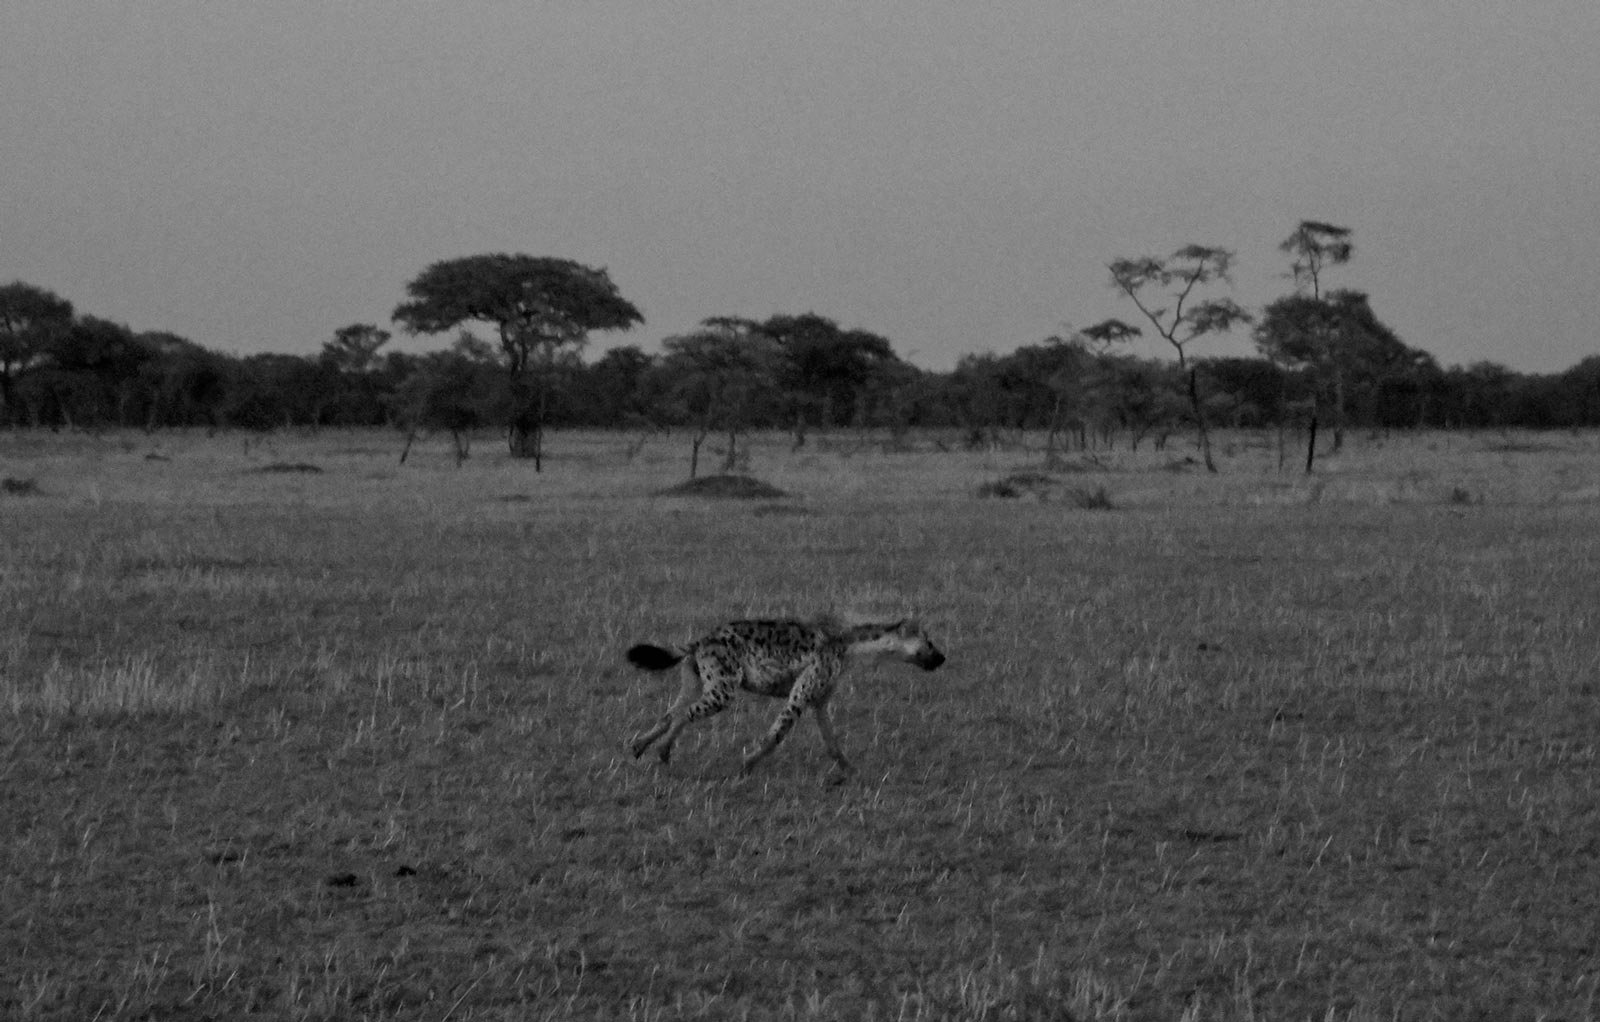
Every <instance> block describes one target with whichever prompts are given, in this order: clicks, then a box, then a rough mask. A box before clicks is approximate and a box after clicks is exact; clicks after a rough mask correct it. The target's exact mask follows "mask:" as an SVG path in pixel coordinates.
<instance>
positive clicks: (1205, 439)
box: [1189, 367, 1217, 472]
mask: <svg viewBox="0 0 1600 1022" xmlns="http://www.w3.org/2000/svg"><path fill="white" fill-rule="evenodd" d="M1197 373H1198V370H1197V369H1194V368H1193V367H1191V368H1190V369H1189V407H1190V408H1191V409H1193V411H1194V421H1195V425H1196V426H1198V427H1199V429H1200V454H1201V456H1202V457H1203V458H1204V459H1205V463H1206V471H1207V472H1215V471H1216V470H1217V463H1216V462H1215V461H1212V460H1211V433H1210V432H1209V431H1208V430H1207V429H1206V413H1205V410H1204V409H1203V408H1202V407H1201V405H1200V385H1199V382H1198V381H1197V380H1196V374H1197Z"/></svg>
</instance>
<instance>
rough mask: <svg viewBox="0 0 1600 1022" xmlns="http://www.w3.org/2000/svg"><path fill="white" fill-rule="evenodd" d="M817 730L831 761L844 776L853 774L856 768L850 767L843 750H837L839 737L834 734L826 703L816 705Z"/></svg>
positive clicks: (831, 718)
mask: <svg viewBox="0 0 1600 1022" xmlns="http://www.w3.org/2000/svg"><path fill="white" fill-rule="evenodd" d="M817 730H818V731H821V732H822V744H823V745H824V746H826V747H827V749H828V755H830V756H832V757H833V761H834V762H835V763H837V764H839V769H840V770H842V771H844V772H845V773H846V774H853V773H855V772H856V768H855V767H853V766H851V765H850V761H849V760H848V759H845V757H844V750H843V749H841V748H839V736H838V735H836V734H834V731H833V717H832V715H831V714H830V713H829V712H828V704H827V702H826V701H823V702H820V703H818V704H817Z"/></svg>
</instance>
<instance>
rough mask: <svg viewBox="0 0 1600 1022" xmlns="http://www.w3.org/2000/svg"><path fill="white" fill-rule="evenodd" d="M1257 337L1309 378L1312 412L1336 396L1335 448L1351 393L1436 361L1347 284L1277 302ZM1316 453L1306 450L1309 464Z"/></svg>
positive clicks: (1264, 348) (1270, 353) (1265, 350)
mask: <svg viewBox="0 0 1600 1022" xmlns="http://www.w3.org/2000/svg"><path fill="white" fill-rule="evenodd" d="M1255 341H1256V346H1257V347H1258V348H1260V349H1261V352H1262V354H1264V355H1266V356H1267V358H1269V359H1270V360H1272V361H1273V362H1274V363H1277V364H1281V365H1285V366H1287V367H1289V368H1291V369H1300V370H1303V371H1305V372H1306V373H1307V374H1308V375H1309V376H1310V379H1311V383H1312V386H1313V387H1314V388H1315V390H1314V392H1313V402H1312V409H1313V411H1312V414H1313V416H1315V408H1316V399H1317V398H1318V397H1320V395H1324V394H1328V395H1331V399H1332V405H1333V428H1334V433H1333V437H1334V439H1333V449H1334V451H1335V452H1338V450H1339V449H1340V448H1341V447H1342V446H1343V444H1344V426H1345V421H1346V416H1347V407H1346V406H1347V403H1348V401H1349V398H1350V393H1351V391H1356V392H1357V393H1367V394H1371V393H1373V392H1375V391H1376V390H1377V388H1378V387H1379V386H1380V385H1381V384H1382V383H1384V382H1386V381H1395V380H1412V379H1414V378H1416V377H1417V376H1418V375H1419V374H1422V373H1425V372H1426V370H1427V367H1428V364H1429V363H1430V362H1431V361H1432V360H1431V358H1430V356H1428V355H1427V354H1426V353H1425V352H1422V351H1418V350H1416V349H1414V348H1410V347H1408V346H1407V345H1406V344H1405V343H1404V342H1402V341H1401V340H1400V338H1399V337H1397V336H1396V335H1395V333H1394V331H1393V330H1391V329H1389V327H1388V326H1387V325H1385V324H1384V323H1383V322H1382V321H1381V320H1379V319H1378V317H1377V314H1376V313H1374V312H1373V311H1372V304H1371V302H1370V301H1369V300H1368V298H1367V296H1366V295H1365V294H1363V293H1362V292H1360V291H1350V290H1346V289H1343V288H1341V289H1337V290H1334V291H1330V292H1328V294H1327V295H1326V296H1324V297H1312V296H1311V295H1308V294H1292V295H1285V296H1284V297H1282V298H1279V299H1278V300H1277V301H1274V302H1272V303H1271V304H1269V305H1268V306H1267V307H1266V308H1265V309H1263V310H1262V313H1261V322H1260V323H1259V324H1258V325H1257V327H1256V331H1255ZM1314 423H1315V418H1313V424H1314ZM1313 432H1314V430H1313ZM1314 455H1315V451H1314V450H1308V451H1307V455H1306V464H1307V466H1308V467H1309V466H1310V465H1311V463H1312V458H1313V457H1314Z"/></svg>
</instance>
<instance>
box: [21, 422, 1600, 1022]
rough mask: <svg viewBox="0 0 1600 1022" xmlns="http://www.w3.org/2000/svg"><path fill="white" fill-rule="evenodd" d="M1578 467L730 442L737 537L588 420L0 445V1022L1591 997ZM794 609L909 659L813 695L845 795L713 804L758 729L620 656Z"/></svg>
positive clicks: (1150, 1010)
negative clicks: (1289, 465)
mask: <svg viewBox="0 0 1600 1022" xmlns="http://www.w3.org/2000/svg"><path fill="white" fill-rule="evenodd" d="M1597 440H1600V438H1596V437H1594V436H1588V435H1586V436H1580V437H1567V436H1541V437H1537V438H1532V439H1530V438H1526V437H1503V436H1499V435H1495V436H1486V437H1464V436H1425V437H1420V438H1405V439H1372V438H1362V437H1358V438H1356V441H1355V443H1354V444H1353V447H1352V450H1350V451H1348V452H1347V453H1346V454H1344V455H1342V456H1341V457H1340V458H1338V459H1331V460H1330V461H1329V462H1327V465H1326V468H1327V470H1326V471H1325V472H1322V473H1319V474H1318V475H1317V476H1315V477H1313V478H1311V479H1306V478H1305V477H1303V476H1299V475H1292V474H1285V475H1279V474H1277V473H1276V472H1275V471H1274V466H1275V461H1276V451H1275V449H1274V448H1273V446H1272V444H1271V438H1270V437H1253V436H1248V435H1241V436H1237V437H1225V438H1224V440H1223V443H1221V444H1219V452H1220V453H1221V455H1222V461H1223V465H1224V469H1225V472H1224V474H1223V475H1222V476H1220V477H1209V476H1207V475H1205V474H1204V473H1192V472H1185V473H1174V472H1170V471H1166V466H1167V465H1168V464H1170V463H1171V462H1172V461H1173V459H1174V458H1175V457H1181V456H1182V454H1183V453H1184V452H1182V451H1180V452H1177V453H1174V451H1173V450H1172V449H1170V448H1169V449H1168V450H1167V451H1164V452H1156V451H1146V450H1142V451H1140V452H1138V453H1137V454H1133V453H1131V452H1125V451H1113V452H1100V454H1099V455H1098V457H1097V459H1096V461H1095V462H1094V469H1095V470H1094V471H1092V472H1090V471H1085V472H1075V473H1073V475H1072V477H1071V485H1070V487H1069V488H1070V489H1072V490H1074V491H1077V492H1088V493H1095V492H1098V493H1101V494H1104V495H1105V496H1106V501H1107V503H1109V504H1110V505H1111V506H1110V508H1109V509H1104V510H1102V511H1099V512H1097V513H1093V514H1089V513H1084V512H1083V511H1082V510H1081V509H1079V508H1078V507H1077V506H1076V505H1075V504H1074V503H1073V502H1071V501H1068V500H1044V501H995V500H982V499H979V498H978V497H977V496H975V493H976V490H977V488H978V486H979V485H980V484H981V483H982V482H983V481H984V480H986V479H994V478H1004V477H1006V476H1009V475H1013V474H1018V473H1022V472H1027V471H1037V470H1038V469H1039V467H1040V464H1039V463H1040V459H1041V457H1042V455H1041V454H1040V452H1039V451H1037V450H1035V451H1032V452H1030V451H1024V450H1016V451H1000V452H994V453H987V454H975V455H969V454H951V453H943V452H939V451H938V450H937V449H936V448H935V447H934V445H932V444H931V443H929V444H924V445H920V446H919V447H918V448H917V449H916V450H913V451H911V452H903V453H875V452H872V451H862V450H855V451H853V452H852V456H851V457H849V458H848V459H846V458H843V457H842V456H840V455H839V454H835V453H831V452H811V451H802V452H800V453H799V454H790V453H789V452H788V451H787V448H786V446H785V445H784V444H783V443H782V440H781V438H773V439H772V440H771V441H770V442H767V443H759V442H758V443H757V444H755V445H753V460H752V467H753V470H754V471H755V473H756V474H758V475H759V476H760V477H761V478H763V479H765V480H769V481H770V482H771V483H773V484H774V485H776V486H779V487H781V488H782V489H783V490H784V491H785V492H787V493H789V494H791V495H793V496H794V497H795V498H796V499H797V500H800V501H803V512H804V513H803V514H783V515H781V516H780V515H775V514H774V513H773V512H772V510H771V509H772V508H773V507H775V506H776V507H783V506H786V505H771V504H759V503H758V504H754V505H751V504H745V503H743V502H720V503H719V502H709V501H706V502H695V501H684V500H681V499H672V498H662V497H657V496H653V494H654V493H656V491H658V490H660V489H662V488H663V487H665V486H667V485H670V484H671V483H673V482H676V481H680V480H681V478H682V475H683V472H684V469H685V463H686V460H687V459H686V457H685V455H686V453H687V452H686V450H685V451H679V450H677V449H675V448H674V447H669V446H668V445H667V444H666V443H654V444H652V445H651V446H648V447H646V448H645V450H644V451H643V452H641V453H640V454H639V455H638V456H636V457H634V458H633V460H632V462H631V463H629V462H627V460H626V448H627V447H628V446H630V441H629V440H628V439H627V438H621V437H617V438H608V437H601V436H579V437H573V436H566V435H557V436H556V437H554V438H553V442H552V447H553V448H554V449H555V454H556V457H555V458H554V459H553V460H552V462H551V465H550V471H549V472H547V473H546V474H544V475H542V476H537V477H536V476H534V475H533V474H532V472H531V466H526V465H522V464H513V463H511V462H509V461H507V460H505V459H503V458H501V457H498V456H493V455H490V454H489V448H490V447H491V446H492V445H491V444H489V443H487V442H486V443H482V444H479V445H477V446H476V448H475V449H476V450H477V451H478V452H479V453H478V454H477V455H476V456H475V457H474V459H473V460H471V461H469V462H468V463H467V464H466V466H465V467H464V468H462V469H461V470H459V471H458V470H456V469H454V468H452V467H451V463H452V459H451V456H450V455H449V452H448V451H447V450H446V449H444V447H443V446H439V448H438V449H437V450H434V449H419V450H418V451H414V452H413V454H412V457H411V459H410V460H409V461H408V463H407V465H405V466H403V467H401V466H398V465H396V464H395V462H396V460H397V458H398V448H399V442H398V441H397V440H396V441H393V442H391V440H390V438H388V437H383V436H380V435H376V434H370V435H368V434H363V435H355V436H351V435H338V434H331V435H324V436H321V437H298V438H296V437H290V438H278V439H274V440H271V441H269V442H266V443H258V442H253V443H251V444H249V445H245V444H244V443H242V441H241V440H240V439H239V438H237V437H233V438H226V437H219V438H215V439H207V438H204V437H200V436H194V437H188V438H182V437H178V438H174V437H168V436H162V437H158V438H146V437H142V436H128V437H113V438H110V439H101V440H93V439H89V438H83V437H51V436H35V435H32V434H17V435H0V475H10V476H25V477H27V478H29V479H36V480H38V482H39V489H40V492H39V494H37V495H35V496H32V497H30V498H29V499H27V500H14V501H0V524H3V526H4V528H3V531H0V610H3V611H4V615H5V618H4V619H5V620H6V622H7V623H8V627H7V629H6V630H5V631H4V633H0V821H4V822H3V823H0V861H4V862H5V863H6V865H7V868H6V870H5V871H4V873H3V874H0V921H3V924H0V1016H3V1017H6V1018H13V1017H14V1018H19V1019H29V1018H61V1019H80V1018H93V1017H98V1018H101V1019H116V1018H128V1019H135V1018H160V1019H185V1018H195V1019H200V1018H219V1017H230V1018H231V1017H241V1016H245V1015H251V1014H254V1015H260V1016H265V1017H274V1018H288V1019H345V1018H374V1019H390V1018H393V1019H413V1018H416V1019H430V1020H438V1019H446V1018H448V1019H453V1020H460V1019H525V1018H532V1019H567V1018H596V1019H612V1018H638V1019H675V1018H699V1017H703V1018H730V1019H737V1018H760V1019H765V1018H786V1019H833V1018H879V1019H889V1018H897V1019H898V1018H904V1019H930V1020H931V1019H972V1018H981V1019H1028V1018H1063V1017H1070V1018H1076V1019H1092V1018H1118V1019H1178V1018H1186V1019H1193V1020H1199V1019H1213V1018H1217V1019H1245V1018H1316V1019H1323V1018H1336V1019H1345V1018H1358V1019H1365V1018H1373V1019H1377V1018H1384V1019H1388V1018H1395V1017H1398V1018H1406V1019H1410V1018H1419V1019H1425V1018H1439V1019H1453V1018H1463V1017H1485V1018H1488V1017H1493V1018H1528V1019H1534V1018H1540V1017H1547V1018H1555V1017H1561V1018H1571V1019H1583V1018H1594V1017H1595V1015H1596V1011H1597V1009H1596V1000H1595V998H1596V984H1597V968H1596V965H1595V962H1596V960H1597V954H1600V924H1597V923H1596V920H1597V919H1600V889H1597V888H1596V886H1595V885H1594V884H1593V882H1592V881H1593V876H1594V872H1595V869H1596V868H1597V867H1600V862H1597V859H1600V843H1597V841H1596V838H1595V834H1596V833H1600V797H1597V796H1600V790H1597V788H1600V780H1597V779H1600V771H1597V764H1596V754H1595V749H1596V742H1597V738H1596V731H1597V728H1596V722H1597V720H1600V711H1597V708H1596V701H1597V699H1600V692H1597V690H1596V685H1595V681H1596V674H1597V669H1600V639H1597V638H1596V636H1597V634H1600V633H1597V629H1596V627H1595V613H1596V611H1595V608H1596V607H1600V581H1597V576H1596V575H1595V573H1594V571H1593V565H1594V564H1595V563H1596V561H1597V555H1600V549H1597V547H1600V503H1597V501H1600V459H1597V458H1596V453H1597V451H1600V442H1597ZM684 446H685V447H686V445H684ZM158 447H159V453H160V454H161V455H162V457H164V458H167V459H168V460H166V461H157V460H147V459H146V455H147V454H149V453H156V452H157V448H158ZM1292 460H1293V459H1291V461H1292ZM275 463H276V464H282V463H287V464H299V463H305V464H316V465H319V466H321V467H322V468H323V469H324V471H323V472H322V473H321V474H300V473H287V474H279V473H258V472H250V471H246V470H248V469H252V468H260V467H262V466H266V465H271V464H275ZM1457 491H1460V492H1462V493H1465V494H1467V495H1468V496H1467V497H1466V498H1461V497H1458V496H1457ZM508 493H510V494H515V495H517V496H519V497H525V498H526V499H522V500H516V501H510V500H507V499H506V495H507V494H508ZM830 606H831V607H836V608H840V609H853V610H857V611H861V612H866V613H879V612H894V611H897V610H909V611H915V612H916V613H918V614H919V615H920V616H921V617H923V618H924V619H926V620H927V621H928V622H929V623H930V625H931V626H932V627H933V629H934V634H935V637H936V638H937V640H938V641H939V643H940V646H941V647H942V648H944V649H945V650H946V652H948V653H949V654H950V656H951V660H950V662H949V664H948V665H947V666H946V667H945V668H944V669H943V670H941V671H940V672H937V673H936V674H933V675H924V674H922V673H921V672H904V671H898V670H896V669H895V668H893V667H887V666H886V667H883V668H880V669H877V670H875V671H868V672H863V673H861V674H859V675H856V676H854V677H853V679H852V680H849V681H847V682H846V684H845V690H844V691H843V692H842V694H841V699H842V706H841V710H842V712H841V714H840V719H841V730H842V732H843V737H844V740H845V743H846V747H847V748H848V749H849V750H850V751H851V752H852V753H853V758H854V759H855V760H856V761H857V762H858V764H859V765H860V766H861V767H862V772H863V778H862V779H861V780H859V781H858V782H856V783H853V784H850V785H846V786H844V787H842V788H829V787H827V786H825V785H824V783H823V780H824V776H825V774H826V766H827V764H826V756H825V754H824V753H823V751H822V748H821V743H820V742H819V741H818V740H817V737H816V735H815V734H814V732H813V730H812V728H811V727H810V725H807V724H802V726H801V727H800V728H798V729H797V730H796V732H795V733H794V735H793V736H791V738H790V740H789V741H788V742H787V743H786V744H785V745H784V747H783V748H782V749H781V750H780V751H779V752H778V754H776V755H775V756H773V757H772V758H771V759H770V760H769V761H768V762H767V764H764V766H763V770H762V771H761V772H759V773H758V774H757V775H756V776H755V777H753V778H751V779H749V780H746V781H736V780H734V779H733V778H732V774H733V773H734V769H735V766H736V763H737V757H736V753H737V749H738V746H739V744H740V743H741V741H743V740H745V739H747V738H748V737H750V736H751V735H753V734H754V733H756V732H757V731H758V730H759V729H760V728H761V727H763V726H764V725H765V723H766V721H767V719H768V717H769V716H770V713H771V712H772V710H773V709H774V708H775V707H774V705H773V704H769V703H756V702H755V701H754V700H752V701H750V702H749V703H748V704H747V705H744V706H742V707H740V708H738V709H735V710H732V711H730V712H729V713H727V714H725V715H724V717H723V718H722V719H718V720H717V721H715V722H714V723H712V724H708V725H706V726H703V727H701V728H699V729H696V730H691V731H690V732H689V733H688V735H687V736H686V737H685V739H684V741H683V742H682V743H681V744H680V747H679V751H678V754H677V756H676V758H675V760H676V761H675V763H674V764H673V766H672V767H671V768H670V769H667V770H661V769H657V768H656V767H655V765H654V763H653V762H649V763H639V762H635V761H633V760H632V759H630V758H628V757H627V756H626V754H625V753H624V752H623V751H622V742H623V739H624V738H625V737H626V736H627V735H628V734H629V733H630V732H631V731H632V730H633V729H635V728H637V727H639V726H641V725H643V724H645V723H647V722H648V721H649V720H650V719H651V718H652V716H653V715H654V714H655V713H658V712H659V710H660V707H661V705H662V702H663V699H664V698H665V696H666V693H665V692H664V691H662V689H661V685H662V682H661V681H660V679H659V678H654V677H652V676H648V675H641V674H638V673H637V672H634V671H632V670H630V669H628V668H627V666H626V665H625V664H624V663H623V662H622V661H621V657H620V651H621V650H622V649H623V648H625V647H626V646H627V645H628V644H629V643H630V642H632V641H634V640H637V639H641V638H671V637H672V636H687V635H690V634H693V633H694V632H695V631H696V630H697V629H699V628H703V627H704V626H706V625H708V624H711V623H714V622H716V621H718V620H721V619H724V618H728V617H733V616H740V615H746V614H768V613H772V614H787V613H807V612H811V611H815V610H818V609H822V608H826V607H830Z"/></svg>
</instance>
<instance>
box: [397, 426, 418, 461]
mask: <svg viewBox="0 0 1600 1022" xmlns="http://www.w3.org/2000/svg"><path fill="white" fill-rule="evenodd" d="M416 442H417V431H416V428H415V427H413V428H412V429H411V430H409V431H408V432H407V433H406V445H405V447H403V448H401V450H400V464H402V465H404V464H405V463H406V456H407V455H409V454H410V453H411V445H412V444H414V443H416Z"/></svg>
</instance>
